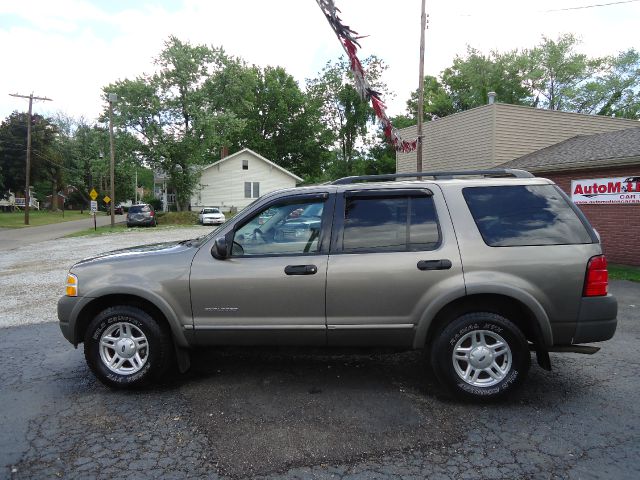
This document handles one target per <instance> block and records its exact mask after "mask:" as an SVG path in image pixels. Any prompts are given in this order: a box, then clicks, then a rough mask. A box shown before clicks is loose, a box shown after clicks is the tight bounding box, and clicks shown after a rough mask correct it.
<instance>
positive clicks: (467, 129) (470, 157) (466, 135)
mask: <svg viewBox="0 0 640 480" xmlns="http://www.w3.org/2000/svg"><path fill="white" fill-rule="evenodd" d="M637 126H640V122H638V121H636V120H627V119H621V118H611V117H603V116H598V115H584V114H579V113H569V112H558V111H551V110H542V109H536V108H531V107H523V106H520V105H508V104H505V103H495V104H493V105H484V106H482V107H477V108H473V109H471V110H467V111H465V112H460V113H456V114H454V115H450V116H448V117H444V118H441V119H439V120H435V121H432V122H428V123H426V124H425V125H424V128H423V130H424V147H423V154H422V155H423V156H422V169H423V171H425V172H426V171H433V170H469V169H478V168H490V167H493V166H495V165H500V164H501V163H504V162H507V161H509V160H514V159H516V158H518V157H521V156H522V155H526V154H528V153H531V152H534V151H536V150H540V149H541V148H545V147H548V146H550V145H553V144H555V143H558V142H562V141H564V140H567V139H568V138H571V137H575V136H576V135H591V134H594V133H604V132H610V131H614V130H623V129H625V128H632V127H637ZM400 132H401V134H402V137H403V138H405V139H413V138H415V137H416V136H417V133H416V132H417V127H415V126H413V127H408V128H404V129H402V130H401V131H400ZM416 165H417V159H416V153H415V152H410V153H402V152H398V153H397V155H396V171H397V172H398V173H408V172H415V171H416Z"/></svg>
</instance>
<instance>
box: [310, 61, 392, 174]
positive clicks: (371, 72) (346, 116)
mask: <svg viewBox="0 0 640 480" xmlns="http://www.w3.org/2000/svg"><path fill="white" fill-rule="evenodd" d="M362 65H363V67H364V69H365V71H366V73H367V79H368V81H369V82H370V84H371V88H372V89H373V90H375V91H377V92H380V93H381V94H383V95H384V94H385V93H386V92H387V86H386V84H385V83H384V82H382V80H381V76H382V73H383V72H384V70H386V68H387V67H386V66H385V64H384V63H383V62H382V60H380V59H379V58H377V57H375V56H371V57H368V58H366V59H365V60H364V61H363V62H362ZM307 92H308V94H309V95H310V96H311V98H313V99H314V101H315V102H317V104H318V105H320V109H321V113H322V120H323V121H324V123H325V124H326V125H328V126H329V128H330V130H331V132H332V133H333V138H334V146H335V150H336V153H337V155H336V158H337V160H338V161H337V163H335V164H334V165H332V166H331V167H330V169H329V170H330V171H329V176H331V177H335V176H341V175H351V174H352V173H354V168H355V167H354V165H355V163H356V162H355V161H356V159H359V158H362V156H363V152H362V150H363V147H364V146H365V145H366V144H367V142H368V141H369V138H368V135H369V131H370V128H371V127H372V126H373V124H374V120H375V114H374V112H373V109H372V108H371V106H370V105H369V102H368V101H367V100H362V99H361V98H360V96H359V94H358V92H357V91H356V89H355V88H354V87H353V76H352V74H351V70H350V67H349V62H348V61H347V60H345V59H344V58H341V59H340V60H339V61H337V62H335V63H334V62H328V63H327V65H326V66H325V67H324V68H323V70H322V71H321V72H320V75H319V76H318V77H317V78H315V79H311V80H307Z"/></svg>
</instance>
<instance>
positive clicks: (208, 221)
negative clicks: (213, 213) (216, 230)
mask: <svg viewBox="0 0 640 480" xmlns="http://www.w3.org/2000/svg"><path fill="white" fill-rule="evenodd" d="M223 223H224V220H222V219H218V218H203V219H202V224H203V225H222V224H223Z"/></svg>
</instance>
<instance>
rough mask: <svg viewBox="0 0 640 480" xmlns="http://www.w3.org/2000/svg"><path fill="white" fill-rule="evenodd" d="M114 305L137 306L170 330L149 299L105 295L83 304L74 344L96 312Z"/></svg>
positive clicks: (77, 341)
mask: <svg viewBox="0 0 640 480" xmlns="http://www.w3.org/2000/svg"><path fill="white" fill-rule="evenodd" d="M115 305H128V306H131V307H137V308H139V309H140V310H143V311H144V312H146V313H148V314H149V315H150V316H151V318H153V319H154V320H156V321H157V322H158V323H159V324H160V325H161V326H163V327H164V328H166V329H167V331H168V332H171V327H170V325H169V322H168V321H167V318H166V317H165V316H164V314H163V313H162V312H161V311H160V309H159V308H158V307H156V306H155V305H154V304H153V303H151V302H150V301H149V300H147V299H145V298H141V297H138V296H136V295H126V294H118V295H106V296H104V297H99V298H96V299H95V300H93V301H92V302H91V303H89V304H88V305H87V306H85V307H84V308H83V309H82V311H81V312H80V314H79V315H78V320H77V322H76V329H75V330H76V331H75V344H76V345H77V344H78V343H82V342H83V341H84V336H85V333H86V331H87V326H88V325H89V323H90V322H91V320H92V319H93V318H94V317H95V316H96V315H97V314H98V313H100V312H101V311H102V310H104V309H105V308H108V307H113V306H115Z"/></svg>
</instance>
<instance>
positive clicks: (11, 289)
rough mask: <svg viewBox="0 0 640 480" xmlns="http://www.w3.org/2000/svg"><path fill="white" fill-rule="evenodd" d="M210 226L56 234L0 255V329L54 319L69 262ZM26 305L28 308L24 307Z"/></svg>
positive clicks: (189, 234)
mask: <svg viewBox="0 0 640 480" xmlns="http://www.w3.org/2000/svg"><path fill="white" fill-rule="evenodd" d="M211 230H212V229H211V227H208V228H207V227H176V228H166V229H161V230H157V229H131V230H126V231H124V232H119V233H114V234H104V235H99V236H86V237H75V238H59V239H56V240H50V241H46V242H40V243H33V244H30V245H25V246H22V247H18V248H15V249H13V250H11V251H7V252H2V253H1V254H0V291H2V296H1V297H0V312H2V313H0V328H2V327H10V326H15V325H28V324H34V323H44V322H55V321H57V320H58V318H57V313H56V308H57V307H56V305H57V302H58V298H60V297H61V296H62V295H63V294H64V282H65V275H66V274H67V272H68V271H69V268H70V267H71V265H73V264H74V263H76V262H77V261H79V260H82V259H83V258H87V257H92V256H94V255H97V254H99V253H103V252H108V251H111V250H118V249H121V248H127V247H133V246H136V245H143V244H149V243H160V242H171V241H175V240H184V239H188V238H195V237H198V236H201V235H204V234H206V233H209V232H210V231H211ZM27 307H28V308H27Z"/></svg>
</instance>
